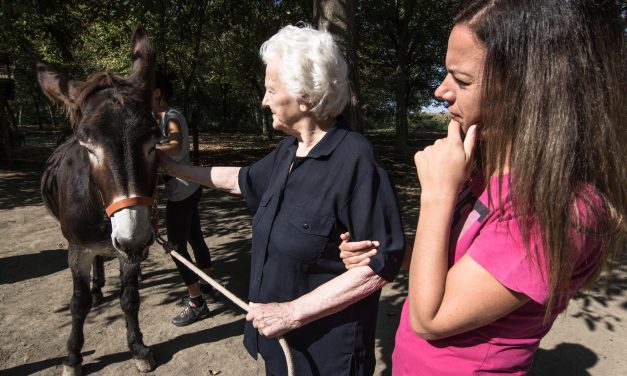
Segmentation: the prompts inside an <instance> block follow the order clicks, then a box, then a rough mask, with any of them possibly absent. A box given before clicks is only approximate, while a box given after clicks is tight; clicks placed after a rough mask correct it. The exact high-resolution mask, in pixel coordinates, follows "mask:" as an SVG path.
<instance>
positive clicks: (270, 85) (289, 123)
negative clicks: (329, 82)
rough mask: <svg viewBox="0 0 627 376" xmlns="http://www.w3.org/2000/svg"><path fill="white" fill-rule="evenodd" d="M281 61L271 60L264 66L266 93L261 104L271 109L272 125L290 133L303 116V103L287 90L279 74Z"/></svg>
mask: <svg viewBox="0 0 627 376" xmlns="http://www.w3.org/2000/svg"><path fill="white" fill-rule="evenodd" d="M280 64H281V61H280V60H274V61H271V62H270V63H269V64H268V65H267V66H266V80H265V86H266V93H265V95H264V97H263V100H262V102H261V104H262V105H263V106H267V107H269V108H270V111H272V127H273V128H274V129H276V130H280V131H283V132H288V133H290V131H291V129H292V128H293V126H294V124H296V123H297V122H298V121H299V120H300V119H302V118H303V116H304V111H303V110H304V109H305V108H303V105H302V104H300V103H299V102H298V100H297V99H296V98H294V97H293V96H292V95H290V93H289V92H288V91H287V88H286V87H285V85H284V84H283V81H281V77H280V76H279V68H280V66H281V65H280Z"/></svg>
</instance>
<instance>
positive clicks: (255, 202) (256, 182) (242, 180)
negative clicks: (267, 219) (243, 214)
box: [238, 144, 281, 213]
mask: <svg viewBox="0 0 627 376" xmlns="http://www.w3.org/2000/svg"><path fill="white" fill-rule="evenodd" d="M280 146H281V145H280V144H279V146H277V147H276V148H275V149H274V150H273V151H272V152H270V154H268V155H266V156H265V157H263V158H262V159H260V160H258V161H257V162H255V163H253V164H251V165H250V166H246V167H242V168H241V169H240V170H239V175H238V183H239V189H240V191H241V192H242V196H243V197H244V199H245V200H246V204H247V205H248V207H249V208H250V210H252V211H253V213H255V212H256V211H257V208H258V207H259V202H260V201H261V196H263V194H264V192H265V191H266V190H267V189H268V186H269V185H270V178H271V176H272V171H273V168H274V163H275V160H276V158H277V155H278V149H279V148H280Z"/></svg>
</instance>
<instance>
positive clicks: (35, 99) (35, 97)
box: [31, 91, 44, 131]
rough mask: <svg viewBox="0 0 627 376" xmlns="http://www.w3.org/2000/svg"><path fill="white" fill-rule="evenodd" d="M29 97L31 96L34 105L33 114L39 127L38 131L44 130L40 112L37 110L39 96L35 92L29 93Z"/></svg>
mask: <svg viewBox="0 0 627 376" xmlns="http://www.w3.org/2000/svg"><path fill="white" fill-rule="evenodd" d="M31 95H32V96H33V103H34V104H35V113H36V114H37V125H38V126H39V130H40V131H41V130H43V129H44V123H43V121H42V120H41V111H40V109H39V96H38V95H37V94H36V92H35V91H31Z"/></svg>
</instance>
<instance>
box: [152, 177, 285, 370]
mask: <svg viewBox="0 0 627 376" xmlns="http://www.w3.org/2000/svg"><path fill="white" fill-rule="evenodd" d="M154 198H155V199H154V202H153V204H152V227H153V229H154V231H155V240H156V242H157V243H158V244H159V245H161V247H163V250H164V251H165V253H166V254H169V255H171V256H173V257H176V259H177V260H179V261H180V262H181V263H183V265H185V266H187V267H188V268H189V269H190V270H191V271H193V272H194V273H196V274H197V275H198V276H199V277H200V278H202V279H203V280H205V281H206V282H207V283H209V284H210V285H211V286H212V287H213V288H215V289H216V290H218V291H219V292H220V293H221V294H222V295H224V296H226V297H227V298H229V300H230V301H232V302H233V303H235V304H236V305H237V306H238V307H240V308H241V309H243V310H244V311H245V312H247V313H248V311H250V307H249V306H248V304H246V302H244V301H243V300H242V299H240V298H238V297H237V296H236V295H235V294H233V293H232V292H230V291H229V290H227V289H226V288H225V287H224V286H222V285H221V284H219V283H218V282H216V281H215V280H214V279H213V278H211V277H209V276H208V275H207V274H206V273H205V272H203V271H202V270H200V269H199V268H198V267H197V266H196V265H194V264H193V263H192V262H191V261H189V260H188V259H186V258H185V257H183V256H181V255H180V254H179V253H178V252H177V251H176V247H175V246H174V244H172V243H170V241H168V240H166V239H164V238H163V236H161V234H159V212H158V211H157V202H158V200H159V194H158V190H157V186H156V183H155V189H154ZM277 339H278V340H279V345H281V349H282V350H283V354H284V355H285V363H286V364H287V374H288V375H289V376H294V364H293V360H292V352H291V350H290V347H289V345H288V344H287V341H286V340H285V337H283V336H278V337H277Z"/></svg>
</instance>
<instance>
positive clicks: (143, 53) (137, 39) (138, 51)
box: [131, 26, 155, 93]
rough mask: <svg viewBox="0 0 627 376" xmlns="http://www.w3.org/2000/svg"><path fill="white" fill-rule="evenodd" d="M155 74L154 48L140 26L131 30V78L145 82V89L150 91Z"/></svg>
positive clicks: (141, 82)
mask: <svg viewBox="0 0 627 376" xmlns="http://www.w3.org/2000/svg"><path fill="white" fill-rule="evenodd" d="M154 75H155V50H154V48H153V46H152V43H150V39H148V35H147V34H146V32H145V31H144V29H143V28H142V27H141V26H137V27H136V28H135V31H134V32H133V64H132V73H131V78H132V79H133V80H134V81H136V82H138V83H140V84H146V86H147V87H146V89H148V90H149V93H152V91H151V89H152V84H153V81H154Z"/></svg>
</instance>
